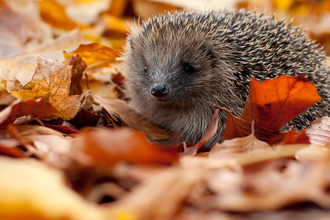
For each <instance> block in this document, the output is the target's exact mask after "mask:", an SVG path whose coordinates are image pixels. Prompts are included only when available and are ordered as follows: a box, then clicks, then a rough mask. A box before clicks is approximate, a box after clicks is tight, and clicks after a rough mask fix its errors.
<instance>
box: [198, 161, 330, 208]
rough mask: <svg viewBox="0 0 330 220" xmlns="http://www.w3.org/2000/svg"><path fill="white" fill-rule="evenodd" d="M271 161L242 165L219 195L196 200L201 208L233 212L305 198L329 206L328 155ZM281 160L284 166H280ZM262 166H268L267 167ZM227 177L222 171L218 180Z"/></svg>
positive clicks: (285, 204)
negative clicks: (235, 179) (309, 159)
mask: <svg viewBox="0 0 330 220" xmlns="http://www.w3.org/2000/svg"><path fill="white" fill-rule="evenodd" d="M281 161H282V162H281ZM272 162H273V161H268V162H266V163H265V162H262V163H257V164H251V165H249V166H245V167H243V169H244V170H243V172H240V173H238V174H233V175H238V178H239V180H238V181H239V183H238V184H237V183H236V184H232V185H231V186H232V187H230V186H229V188H227V189H226V191H223V193H222V194H220V193H219V194H218V197H214V196H213V197H209V198H206V197H205V199H199V200H198V201H197V202H196V203H198V205H199V206H200V207H203V208H206V207H207V208H208V209H214V208H216V209H221V210H227V211H233V212H253V211H267V210H274V209H280V208H282V207H285V206H287V205H290V204H297V203H300V202H306V201H312V202H314V203H316V204H318V205H320V206H321V207H324V208H328V207H330V199H329V196H328V194H327V192H326V189H325V188H326V187H325V184H326V183H327V182H328V180H327V172H328V169H329V158H327V159H321V160H319V161H314V162H313V163H311V162H310V163H298V162H296V161H288V162H286V163H285V160H284V164H283V160H277V161H275V162H277V163H280V164H278V165H277V166H272V167H269V165H271V163H272ZM281 163H282V164H283V165H284V166H285V167H287V168H286V169H284V170H283V165H281ZM267 164H268V165H267ZM265 167H269V168H270V169H269V170H268V171H267V169H265ZM253 169H255V171H253ZM234 172H235V171H234ZM236 172H237V171H236ZM209 176H212V175H209ZM228 177H229V175H228V174H226V175H222V178H218V179H217V181H218V182H222V181H226V178H228ZM215 193H216V192H215Z"/></svg>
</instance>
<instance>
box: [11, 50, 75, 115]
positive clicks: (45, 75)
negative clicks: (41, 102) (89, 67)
mask: <svg viewBox="0 0 330 220" xmlns="http://www.w3.org/2000/svg"><path fill="white" fill-rule="evenodd" d="M37 63H38V66H37V68H36V71H35V74H34V75H33V78H32V80H31V81H30V82H29V83H28V84H26V85H25V86H23V87H22V86H20V85H19V83H18V82H17V83H16V88H15V89H14V90H12V91H11V94H13V95H14V96H15V97H16V98H22V99H24V100H34V99H38V98H44V99H45V100H47V101H49V103H51V104H52V105H53V106H54V107H55V108H56V110H57V113H54V114H52V115H51V116H49V118H63V119H71V118H73V117H74V116H75V115H76V114H77V112H78V110H79V108H80V96H79V95H71V96H70V95H69V92H70V85H71V77H72V76H71V68H72V66H69V65H67V64H63V63H59V62H58V61H56V60H55V61H54V60H51V59H49V58H46V57H43V56H40V57H38V58H37Z"/></svg>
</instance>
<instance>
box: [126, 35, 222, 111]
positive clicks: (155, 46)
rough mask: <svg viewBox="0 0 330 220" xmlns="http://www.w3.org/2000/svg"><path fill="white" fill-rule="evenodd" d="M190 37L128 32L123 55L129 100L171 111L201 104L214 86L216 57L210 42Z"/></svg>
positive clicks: (148, 106) (147, 106) (146, 106)
mask: <svg viewBox="0 0 330 220" xmlns="http://www.w3.org/2000/svg"><path fill="white" fill-rule="evenodd" d="M150 34H152V33H150ZM192 37H193V36H189V37H188V36H187V38H176V37H174V36H173V35H172V36H166V35H165V36H164V35H163V36H161V35H155V36H150V35H147V36H146V35H142V34H141V35H140V36H131V39H130V41H131V43H130V46H128V48H126V49H128V51H129V52H128V53H127V54H126V56H125V59H126V63H129V65H126V66H128V67H129V69H128V70H127V74H128V82H127V87H128V90H129V93H130V95H131V96H132V98H133V101H134V100H135V101H136V102H140V103H141V104H139V105H144V103H145V108H151V107H152V106H155V108H156V107H157V108H158V107H159V106H161V108H163V109H166V108H168V109H170V110H172V111H173V110H175V109H180V110H181V109H182V108H185V109H189V108H194V107H196V105H198V104H202V102H203V100H204V99H205V96H206V94H209V90H210V89H212V87H214V86H211V85H213V84H214V79H213V78H214V77H212V76H213V75H214V74H212V73H211V71H215V68H216V67H215V63H216V60H215V56H214V54H213V51H212V47H211V46H210V45H207V44H206V43H205V41H203V40H199V39H193V38H192ZM189 38H190V39H189ZM188 39H189V40H188Z"/></svg>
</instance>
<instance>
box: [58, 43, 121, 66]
mask: <svg viewBox="0 0 330 220" xmlns="http://www.w3.org/2000/svg"><path fill="white" fill-rule="evenodd" d="M119 53H120V52H119V51H117V50H114V49H112V48H110V47H106V46H103V45H102V44H99V43H92V44H86V45H83V44H81V45H80V46H79V48H78V49H76V50H74V51H72V52H71V53H69V54H68V53H67V52H66V51H63V55H64V57H65V59H68V58H69V57H71V56H73V55H75V54H78V55H79V56H80V57H81V58H82V59H83V60H84V62H85V63H86V64H87V66H90V65H92V64H97V63H102V62H106V61H112V60H115V59H116V58H117V57H118V56H119ZM103 66H104V65H103ZM105 66H109V65H108V64H106V65H105ZM98 67H101V66H98Z"/></svg>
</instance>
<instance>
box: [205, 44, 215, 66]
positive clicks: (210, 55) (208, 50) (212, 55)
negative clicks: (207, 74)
mask: <svg viewBox="0 0 330 220" xmlns="http://www.w3.org/2000/svg"><path fill="white" fill-rule="evenodd" d="M206 56H207V57H208V58H209V59H210V61H211V67H212V69H213V68H215V66H216V65H215V64H216V60H217V59H216V56H215V52H214V49H213V47H212V46H207V47H206Z"/></svg>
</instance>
